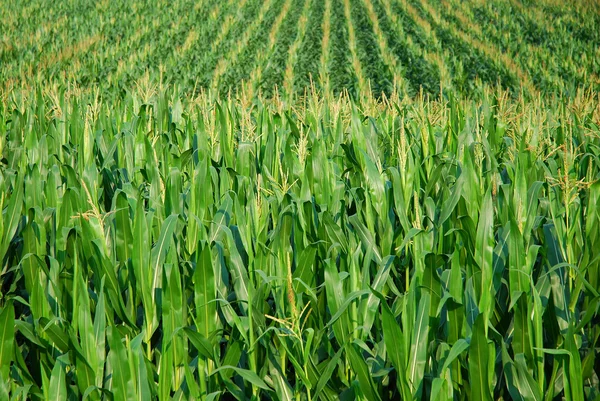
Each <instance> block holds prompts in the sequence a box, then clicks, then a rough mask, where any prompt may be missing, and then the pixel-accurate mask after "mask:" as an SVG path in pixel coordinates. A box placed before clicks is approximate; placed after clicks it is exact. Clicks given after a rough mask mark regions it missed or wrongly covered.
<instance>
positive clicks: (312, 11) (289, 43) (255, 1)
mask: <svg viewBox="0 0 600 401" xmlns="http://www.w3.org/2000/svg"><path fill="white" fill-rule="evenodd" d="M599 8H600V7H599V6H598V3H597V2H595V1H582V0H578V1H572V2H567V4H562V2H554V1H543V2H530V1H520V0H493V1H459V0H416V1H404V0H320V1H317V0H264V1H263V0H239V1H237V0H236V1H234V0H225V1H221V0H202V1H197V2H196V1H188V0H177V1H164V0H163V1H156V2H152V3H147V2H144V1H122V0H117V1H108V0H106V1H99V2H89V1H74V0H69V1H64V2H63V1H61V2H57V1H48V0H34V1H28V2H11V1H3V2H1V7H0V32H1V33H0V63H2V72H1V73H0V74H1V78H2V81H1V82H2V87H4V89H5V90H6V89H9V88H11V87H17V88H18V87H21V86H24V87H26V88H30V89H32V88H35V87H36V86H39V87H47V86H48V85H49V83H51V82H57V83H64V82H65V81H66V80H70V81H74V82H76V83H77V84H78V85H79V86H80V87H87V86H99V87H101V88H102V89H108V88H117V89H119V90H129V89H131V88H132V86H133V85H135V82H136V81H138V80H139V79H140V78H142V77H143V76H144V75H145V74H146V73H149V75H150V78H151V79H152V80H153V81H155V82H158V81H160V80H161V79H162V81H163V82H164V83H165V84H177V85H179V87H180V88H181V90H183V91H184V92H185V93H190V92H192V91H194V90H196V91H197V90H199V89H200V88H211V89H213V91H214V92H215V93H220V94H225V93H227V92H228V91H229V90H230V89H233V90H234V91H235V90H239V89H240V86H241V85H240V82H241V81H242V80H243V81H246V86H247V90H248V91H251V93H254V92H261V93H263V94H264V95H267V96H271V95H272V94H273V91H274V88H276V87H277V88H279V90H280V92H281V93H282V94H283V93H285V94H290V93H293V92H303V90H304V89H305V88H306V87H309V86H310V81H311V77H312V80H313V81H314V84H315V86H316V87H317V88H319V89H321V88H328V89H330V90H332V91H333V92H334V93H339V92H340V91H342V90H347V91H348V92H349V93H350V94H351V95H353V96H356V95H358V94H363V95H364V94H367V93H368V92H369V87H368V85H369V81H370V83H371V85H370V90H371V91H372V92H373V94H374V95H376V96H379V95H380V94H381V93H385V94H386V95H389V94H390V93H391V92H392V90H393V87H394V85H396V86H398V87H399V88H400V89H401V91H406V92H408V93H409V94H411V95H415V94H417V93H418V92H419V90H420V88H421V87H422V88H423V91H424V93H426V94H429V95H432V96H437V95H438V94H439V93H440V83H441V86H442V88H444V89H446V90H454V91H456V93H459V94H460V95H462V96H464V95H472V94H473V93H476V92H477V91H478V90H479V88H480V87H481V85H480V83H481V84H484V85H490V86H495V85H496V84H499V85H500V86H501V87H502V88H504V89H509V90H511V91H513V92H515V93H519V92H521V91H523V92H524V93H526V94H527V95H531V96H536V95H537V94H539V93H541V94H542V95H547V94H549V93H553V94H561V95H565V94H570V95H572V94H574V92H575V90H576V89H593V90H598V89H599V88H600V48H599V46H598V43H600V29H599V28H598V27H600V16H599V15H600V14H599V12H598V9H599Z"/></svg>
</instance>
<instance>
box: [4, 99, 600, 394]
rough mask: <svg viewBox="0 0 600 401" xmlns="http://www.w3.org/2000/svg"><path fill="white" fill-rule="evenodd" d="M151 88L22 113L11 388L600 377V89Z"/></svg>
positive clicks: (571, 387)
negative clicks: (534, 97)
mask: <svg viewBox="0 0 600 401" xmlns="http://www.w3.org/2000/svg"><path fill="white" fill-rule="evenodd" d="M141 92H142V94H144V95H147V93H148V90H143V91H141ZM140 96H141V95H139V94H135V93H134V94H131V95H128V96H126V97H124V98H123V99H122V100H119V101H114V100H113V101H111V103H104V102H102V100H101V99H98V98H97V97H95V96H94V95H86V94H74V93H70V92H64V91H59V92H57V93H53V94H51V95H50V94H49V95H41V94H39V95H35V96H33V97H31V98H27V99H26V98H19V99H16V101H15V102H14V103H7V104H5V105H3V106H2V109H0V131H1V133H2V135H1V138H2V141H1V142H0V151H1V152H2V162H1V172H2V174H1V175H0V177H1V180H0V190H1V191H0V192H1V193H2V196H1V198H0V205H1V207H2V210H3V213H2V220H0V221H1V230H2V233H3V235H2V241H1V243H0V258H1V260H2V274H1V276H0V288H1V289H2V291H1V296H0V305H1V311H0V327H1V328H2V330H0V335H1V337H0V340H1V341H0V356H1V357H2V358H1V364H0V375H1V378H2V380H0V383H1V385H0V394H3V399H6V397H7V396H8V394H11V399H25V398H32V399H51V400H59V399H79V398H83V397H88V398H90V399H95V400H97V399H109V398H110V399H114V400H125V399H133V398H136V399H150V398H158V399H160V400H167V399H170V398H171V397H174V399H198V398H201V399H204V398H205V397H207V398H208V399H215V398H220V397H221V396H224V395H225V394H228V395H229V396H233V397H235V398H236V399H240V400H241V399H247V398H251V397H254V398H261V399H292V398H295V399H336V398H337V397H341V398H342V399H351V398H356V399H364V400H377V399H398V398H402V399H433V400H451V399H472V400H492V399H498V398H504V399H510V398H512V399H519V398H518V397H522V399H525V400H542V399H546V400H552V399H555V398H556V397H558V399H561V398H564V399H567V400H583V399H588V400H594V399H597V397H598V396H599V392H598V385H599V381H598V378H599V374H600V369H599V367H600V366H599V365H598V361H599V359H598V358H597V356H598V347H599V346H600V339H599V337H600V326H598V319H599V315H598V308H599V305H600V296H599V294H598V288H600V277H599V274H598V273H599V269H598V268H599V264H600V258H599V257H598V252H597V250H598V249H600V209H599V207H598V202H599V198H600V183H599V182H598V179H599V178H600V160H599V158H600V129H599V128H598V126H599V121H600V120H599V116H600V109H599V108H598V102H597V99H596V98H586V97H578V98H576V99H574V100H573V101H572V102H571V103H564V104H552V105H546V104H542V103H540V104H531V103H530V104H524V103H518V102H517V103H513V102H512V101H509V100H506V98H504V97H501V96H500V97H498V96H492V95H488V96H486V97H485V98H484V99H482V101H481V102H480V103H474V102H458V101H455V100H453V99H449V100H448V101H444V102H425V101H409V100H405V101H400V100H398V98H395V100H392V101H390V103H389V104H381V103H377V102H375V101H374V100H369V101H365V102H363V103H360V104H357V103H353V102H351V101H349V100H347V99H345V98H342V99H337V100H336V99H333V98H330V97H311V98H309V99H308V101H307V103H306V106H305V107H303V108H297V109H295V111H292V110H289V109H287V108H286V106H285V105H284V104H283V103H281V102H274V103H268V104H262V103H260V102H258V103H257V102H256V101H255V102H254V103H252V102H249V101H248V100H247V99H235V100H231V101H227V102H217V101H213V100H212V99H210V98H206V97H200V98H196V99H194V101H193V102H188V101H185V100H184V101H183V102H182V100H181V99H180V98H179V97H178V96H176V94H173V93H169V92H166V93H156V92H153V93H151V96H150V97H148V98H147V99H145V100H142V99H141V97H140ZM19 101H20V102H19ZM519 394H520V395H519ZM111 397H112V398H111ZM226 398H227V397H225V398H224V399H226Z"/></svg>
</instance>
